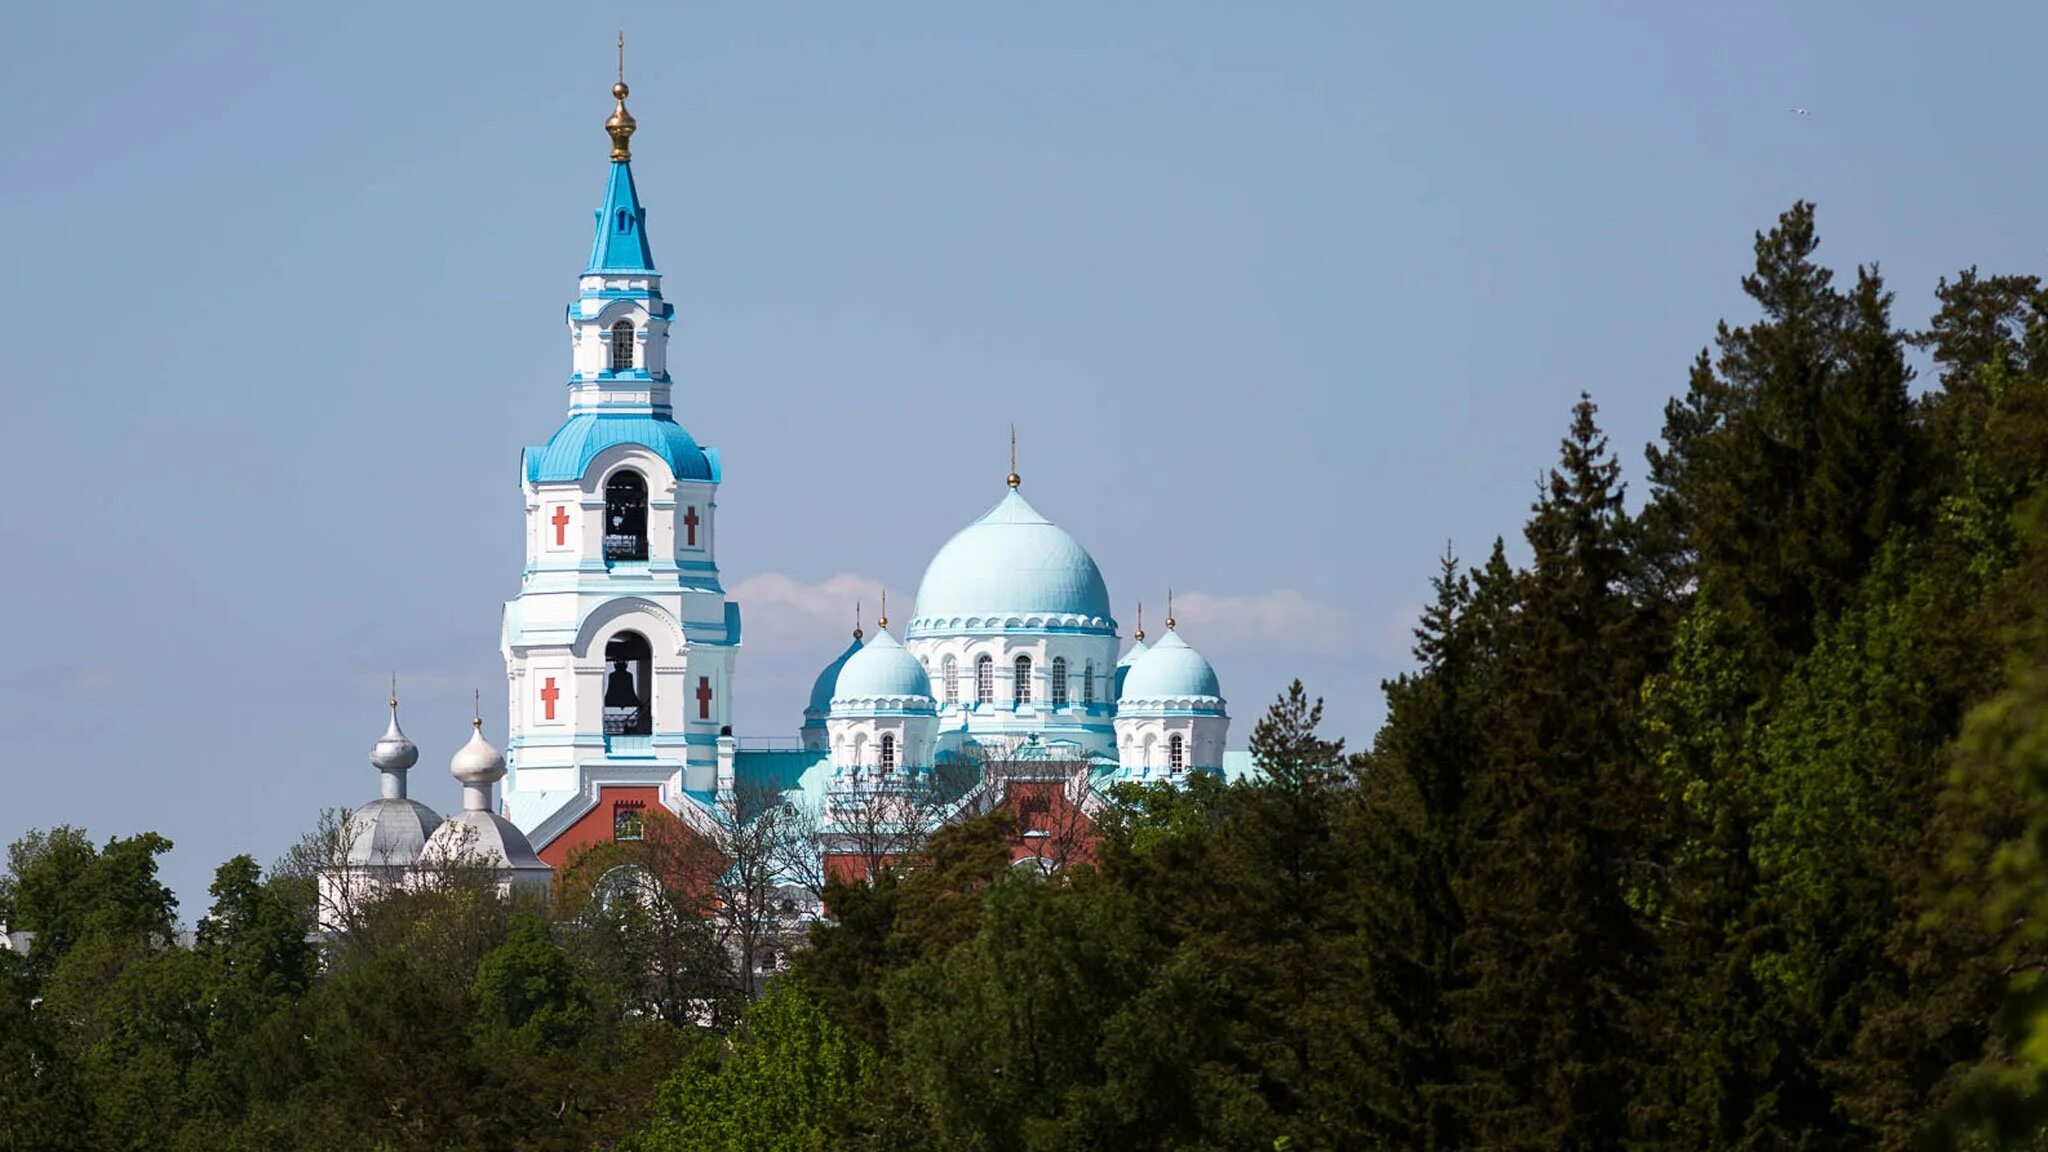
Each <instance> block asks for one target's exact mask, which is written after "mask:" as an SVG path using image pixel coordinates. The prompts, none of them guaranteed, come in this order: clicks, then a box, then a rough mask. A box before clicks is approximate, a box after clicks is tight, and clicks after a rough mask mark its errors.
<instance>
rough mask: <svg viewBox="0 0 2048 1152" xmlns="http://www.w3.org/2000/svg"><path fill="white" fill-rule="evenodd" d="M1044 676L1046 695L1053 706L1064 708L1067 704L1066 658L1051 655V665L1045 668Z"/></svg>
mask: <svg viewBox="0 0 2048 1152" xmlns="http://www.w3.org/2000/svg"><path fill="white" fill-rule="evenodd" d="M1046 676H1047V680H1046V686H1045V693H1046V696H1047V697H1049V698H1050V699H1051V700H1052V706H1053V707H1055V708H1065V707H1066V706H1067V658H1066V657H1065V656H1055V657H1053V658H1052V667H1051V668H1049V669H1047V671H1046Z"/></svg>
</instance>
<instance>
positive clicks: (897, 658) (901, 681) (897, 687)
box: [832, 628, 932, 703]
mask: <svg viewBox="0 0 2048 1152" xmlns="http://www.w3.org/2000/svg"><path fill="white" fill-rule="evenodd" d="M931 694H932V681H931V677H930V676H927V675H926V674H925V670H924V665H922V664H920V663H918V662H917V657H915V656H912V655H911V654H910V653H909V652H906V651H904V648H903V645H901V644H899V643H897V642H896V638H895V637H894V636H891V635H889V630H888V629H886V628H884V629H881V630H879V631H877V632H876V633H875V634H874V635H873V636H870V637H868V639H867V642H866V643H864V644H862V645H861V647H860V651H858V652H855V653H854V654H853V655H852V656H850V657H848V658H847V661H846V663H845V664H844V665H843V666H841V667H840V669H839V679H838V682H837V683H835V684H834V685H833V687H832V699H833V700H834V701H835V702H845V701H853V700H875V699H884V698H888V699H894V698H900V697H904V696H922V697H924V698H925V700H926V702H927V703H929V702H930V699H931Z"/></svg>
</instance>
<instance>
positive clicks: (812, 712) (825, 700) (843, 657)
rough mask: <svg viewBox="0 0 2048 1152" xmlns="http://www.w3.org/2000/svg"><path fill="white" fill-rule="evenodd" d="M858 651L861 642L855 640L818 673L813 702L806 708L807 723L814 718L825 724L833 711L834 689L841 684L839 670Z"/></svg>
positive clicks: (814, 682)
mask: <svg viewBox="0 0 2048 1152" xmlns="http://www.w3.org/2000/svg"><path fill="white" fill-rule="evenodd" d="M858 651H860V641H859V640H855V641H854V642H853V643H851V644H848V645H847V646H846V651H844V652H841V653H840V654H839V656H838V658H837V659H835V660H833V661H832V662H831V663H830V664H827V665H825V670H824V671H823V672H820V673H818V678H817V679H816V680H813V681H812V682H811V702H810V704H809V705H808V706H806V707H805V708H804V715H805V717H806V723H808V722H809V717H812V716H815V717H816V718H817V721H818V723H819V724H823V723H824V722H825V713H827V712H830V711H831V710H832V689H833V687H834V686H835V685H837V684H838V683H839V670H840V669H841V668H844V667H845V666H846V662H847V661H848V660H851V659H852V658H853V654H854V653H855V652H858Z"/></svg>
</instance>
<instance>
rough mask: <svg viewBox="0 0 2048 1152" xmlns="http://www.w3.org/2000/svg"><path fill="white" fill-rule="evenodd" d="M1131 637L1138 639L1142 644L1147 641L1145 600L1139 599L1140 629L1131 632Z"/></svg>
mask: <svg viewBox="0 0 2048 1152" xmlns="http://www.w3.org/2000/svg"><path fill="white" fill-rule="evenodd" d="M1131 639H1133V640H1136V641H1138V642H1139V643H1140V644H1142V643H1144V642H1145V602H1144V601H1143V600H1140V601H1138V630H1137V631H1136V632H1133V633H1131Z"/></svg>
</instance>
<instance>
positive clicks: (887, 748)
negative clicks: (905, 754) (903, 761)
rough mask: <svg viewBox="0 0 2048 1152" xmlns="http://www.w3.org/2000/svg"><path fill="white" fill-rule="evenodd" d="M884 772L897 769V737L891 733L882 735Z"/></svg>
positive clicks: (882, 764) (882, 765)
mask: <svg viewBox="0 0 2048 1152" xmlns="http://www.w3.org/2000/svg"><path fill="white" fill-rule="evenodd" d="M881 768H882V771H883V772H884V773H889V772H894V771H895V770H896V737H895V736H894V735H892V734H889V733H884V734H883V735H882V763H881Z"/></svg>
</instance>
